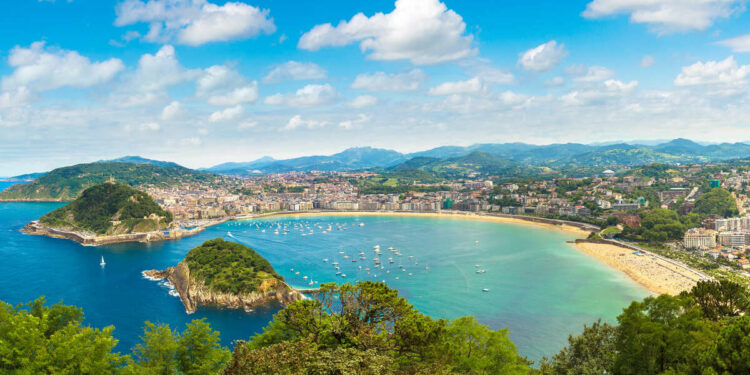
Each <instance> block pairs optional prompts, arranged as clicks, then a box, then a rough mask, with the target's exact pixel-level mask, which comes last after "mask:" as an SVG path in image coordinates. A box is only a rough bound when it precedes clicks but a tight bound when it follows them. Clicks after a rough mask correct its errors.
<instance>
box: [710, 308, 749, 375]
mask: <svg viewBox="0 0 750 375" xmlns="http://www.w3.org/2000/svg"><path fill="white" fill-rule="evenodd" d="M711 354H712V356H713V359H714V365H713V366H711V367H712V368H713V370H715V371H716V372H717V373H721V374H750V317H749V316H742V317H739V318H737V319H735V320H733V321H732V323H731V324H729V325H727V326H725V327H724V328H723V329H722V330H721V334H720V335H719V338H718V339H717V340H716V346H715V349H714V350H713V351H712V353H711Z"/></svg>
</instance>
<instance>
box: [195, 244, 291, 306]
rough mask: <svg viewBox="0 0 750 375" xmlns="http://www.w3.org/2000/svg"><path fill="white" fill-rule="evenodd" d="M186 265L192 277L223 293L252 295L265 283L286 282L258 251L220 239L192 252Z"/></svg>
mask: <svg viewBox="0 0 750 375" xmlns="http://www.w3.org/2000/svg"><path fill="white" fill-rule="evenodd" d="M185 261H186V262H187V265H188V268H190V273H191V275H192V276H194V277H195V278H196V279H198V280H201V281H203V282H204V283H205V285H206V286H209V287H210V288H213V289H214V290H218V291H222V292H228V293H233V294H244V293H250V292H254V291H257V290H258V288H259V287H260V284H261V282H262V281H263V280H264V279H268V278H276V279H280V280H283V278H282V277H281V275H279V274H277V273H276V271H274V269H273V267H271V264H270V263H268V261H267V260H266V259H264V258H263V257H262V256H260V255H259V254H258V253H256V252H255V250H253V249H251V248H249V247H247V246H245V245H242V244H239V243H236V242H228V241H224V240H223V239H221V238H217V239H215V240H211V241H206V242H204V243H203V244H202V245H200V246H198V247H195V248H193V249H192V250H190V252H188V254H187V256H186V257H185Z"/></svg>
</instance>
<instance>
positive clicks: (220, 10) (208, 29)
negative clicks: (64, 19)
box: [115, 0, 276, 46]
mask: <svg viewBox="0 0 750 375" xmlns="http://www.w3.org/2000/svg"><path fill="white" fill-rule="evenodd" d="M115 11H116V13H117V18H116V19H115V25H116V26H127V25H132V24H136V23H141V22H144V23H148V24H149V32H148V34H146V36H144V39H146V40H148V41H152V42H167V41H170V40H175V41H176V42H177V43H180V44H187V45H191V46H199V45H202V44H205V43H209V42H218V41H228V40H236V39H246V38H251V37H254V36H257V35H259V34H262V33H265V34H271V33H273V32H275V31H276V26H275V25H274V23H273V19H272V18H270V17H269V11H268V10H267V9H260V8H257V7H254V6H250V5H247V4H244V3H240V2H227V3H225V4H224V5H221V6H219V5H216V4H212V3H210V2H208V1H206V0H147V1H141V0H125V1H123V2H121V3H119V4H117V7H116V9H115Z"/></svg>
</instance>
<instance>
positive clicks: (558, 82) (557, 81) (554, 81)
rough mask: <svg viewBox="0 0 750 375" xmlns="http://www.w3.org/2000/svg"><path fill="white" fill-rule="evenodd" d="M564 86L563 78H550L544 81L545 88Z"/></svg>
mask: <svg viewBox="0 0 750 375" xmlns="http://www.w3.org/2000/svg"><path fill="white" fill-rule="evenodd" d="M564 84H565V78H563V77H559V76H558V77H552V78H550V79H548V80H546V81H544V85H545V86H547V87H558V86H562V85H564Z"/></svg>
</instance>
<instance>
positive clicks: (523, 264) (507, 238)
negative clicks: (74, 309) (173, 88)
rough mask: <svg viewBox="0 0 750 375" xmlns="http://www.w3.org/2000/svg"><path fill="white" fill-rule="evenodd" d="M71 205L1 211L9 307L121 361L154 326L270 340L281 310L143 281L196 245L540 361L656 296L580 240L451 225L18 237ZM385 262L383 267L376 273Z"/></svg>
mask: <svg viewBox="0 0 750 375" xmlns="http://www.w3.org/2000/svg"><path fill="white" fill-rule="evenodd" d="M0 189H2V186H0ZM61 205H62V204H61V203H0V259H2V260H0V300H3V301H5V302H8V303H11V304H16V303H21V302H27V301H31V300H33V299H35V298H38V297H40V296H45V297H46V299H47V301H48V302H58V301H62V302H63V303H65V304H73V305H77V306H80V307H81V308H83V311H84V313H85V315H86V323H87V324H90V325H92V326H95V327H100V328H101V327H105V326H108V325H114V326H115V332H114V334H115V336H116V337H117V338H118V339H119V340H120V342H119V344H118V347H117V350H119V351H121V352H129V350H130V348H131V347H132V346H133V345H134V344H136V343H137V342H138V340H139V339H138V337H139V335H141V334H142V326H143V322H144V321H151V322H154V323H168V324H169V325H170V326H171V327H172V328H173V329H178V330H182V329H184V325H185V323H187V322H190V321H191V320H192V319H200V318H206V320H207V321H208V322H209V323H210V324H211V326H212V327H213V328H214V329H217V330H219V331H220V332H221V339H222V342H223V343H224V344H225V345H231V344H232V342H233V341H234V340H242V339H248V338H250V337H251V336H252V335H254V334H256V333H259V332H262V329H263V327H264V326H265V325H266V324H267V323H268V322H269V321H270V320H271V319H272V316H273V314H274V313H275V312H276V311H278V309H279V308H280V306H278V305H269V306H265V307H259V308H256V309H254V310H253V311H251V312H245V311H242V310H231V309H220V308H211V307H199V309H198V311H197V312H196V313H195V314H190V315H189V314H186V313H185V309H184V306H183V305H182V303H181V302H180V299H179V298H177V297H175V296H173V295H170V291H171V288H170V285H168V283H165V282H156V281H152V280H148V279H146V278H144V277H143V276H142V274H141V272H142V271H143V270H149V269H164V268H166V267H170V266H174V265H175V264H177V263H178V262H179V261H181V260H182V259H183V258H184V257H185V254H187V252H188V251H189V250H190V249H191V248H193V247H195V246H197V245H199V244H201V243H202V242H203V241H206V240H209V239H213V238H217V237H222V238H224V239H226V240H230V241H237V242H240V243H243V244H245V245H248V246H250V247H252V248H253V249H255V250H256V251H257V252H258V253H260V254H261V255H262V256H264V257H265V258H266V259H268V260H269V261H270V262H271V264H272V265H273V266H274V268H275V269H276V271H277V272H278V273H280V274H281V275H282V276H284V278H285V279H286V280H287V281H288V282H289V283H290V284H291V285H293V286H297V287H310V285H309V283H310V281H313V287H316V286H319V284H320V283H324V282H339V283H341V282H356V281H357V280H376V281H385V282H386V283H387V284H388V285H389V286H390V287H392V288H396V289H398V290H399V293H400V295H402V296H404V297H406V298H408V299H409V301H410V302H411V303H412V304H413V305H414V306H415V308H417V309H419V310H420V311H422V312H424V313H425V314H428V315H430V316H432V317H435V318H447V319H454V318H457V317H460V316H464V315H474V316H476V317H477V319H478V320H479V321H480V322H482V323H485V324H488V325H489V326H490V327H492V328H495V329H497V328H506V327H507V328H509V329H510V331H511V334H510V337H511V338H512V340H513V341H514V342H515V343H516V345H517V347H518V350H519V351H520V353H521V354H523V355H526V356H528V357H529V359H531V360H538V359H539V358H541V357H542V356H545V355H546V356H550V355H552V354H554V353H556V352H557V351H559V350H560V348H562V347H563V346H564V345H565V343H566V339H567V336H568V334H570V333H574V334H575V333H578V332H580V330H581V329H582V328H583V324H589V323H591V322H593V321H595V320H596V319H598V318H602V319H604V320H606V321H613V320H614V318H615V317H616V316H617V315H618V314H619V313H620V312H621V311H622V308H624V307H626V306H627V305H628V304H629V303H630V302H631V301H632V300H636V299H641V298H643V297H644V296H646V295H648V292H647V291H646V290H645V289H643V288H642V287H640V286H639V285H637V284H635V283H633V282H632V281H630V280H629V279H627V278H626V277H624V276H623V275H622V274H621V273H619V272H617V271H615V270H612V269H610V268H608V267H607V266H606V265H604V264H603V263H601V262H599V261H597V260H595V259H592V258H590V257H588V256H586V255H585V254H583V253H581V252H579V251H577V250H576V249H575V247H574V246H573V245H571V244H569V243H566V241H569V240H572V239H574V236H573V235H571V234H568V233H565V232H561V231H557V230H554V229H547V228H544V227H536V226H529V225H517V224H499V223H493V222H484V221H473V220H462V219H452V218H420V217H395V216H387V217H356V216H350V217H339V216H317V217H284V218H266V219H258V220H247V221H235V222H227V223H224V224H222V225H218V226H214V227H210V228H208V229H207V230H206V231H205V232H203V233H201V234H199V235H197V236H195V237H190V238H185V239H182V240H178V241H167V242H158V243H151V244H142V243H125V244H113V245H106V246H98V247H91V246H82V245H79V244H78V243H75V242H73V241H69V240H62V239H54V238H47V237H41V236H32V235H25V234H23V233H21V232H20V231H19V230H20V229H21V228H22V227H23V225H25V224H26V223H27V222H29V221H30V220H34V219H37V218H39V217H40V216H42V215H43V214H45V213H47V212H49V211H51V210H53V209H55V208H57V207H60V206H61ZM329 226H330V228H331V229H330V230H328V229H329ZM285 230H286V233H287V234H284V233H285ZM277 231H278V234H276V233H275V232H277ZM324 232H325V233H324ZM303 234H304V235H303ZM375 245H379V247H380V254H379V255H378V254H376V253H375V250H374V246H375ZM389 247H393V248H394V250H393V251H391V250H389V249H388V248H389ZM341 252H343V254H342V253H341ZM362 252H363V253H364V257H360V253H362ZM397 253H399V254H401V255H400V256H399V255H397ZM102 256H103V257H104V259H105V261H106V263H107V264H106V266H105V267H101V266H100V265H99V261H100V258H101V257H102ZM375 256H378V257H379V258H380V261H381V266H382V267H383V269H381V268H377V269H376V267H375V263H374V261H373V258H374V257H375ZM362 258H365V259H362ZM388 258H393V263H390V262H389V260H388ZM323 259H328V262H324V261H323ZM352 260H356V262H352ZM333 262H338V263H339V265H338V267H339V270H338V271H339V272H341V274H340V275H336V272H337V270H336V269H335V266H334V265H333V264H332V263H333ZM360 267H361V269H360ZM367 268H369V269H370V270H369V271H367V270H366V269H367ZM477 271H483V272H480V273H477ZM297 272H299V274H297ZM343 274H346V277H345V278H344V277H342V275H343ZM304 276H307V279H305V278H304ZM485 290H486V291H485ZM172 292H173V291H172ZM173 294H174V293H173Z"/></svg>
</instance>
